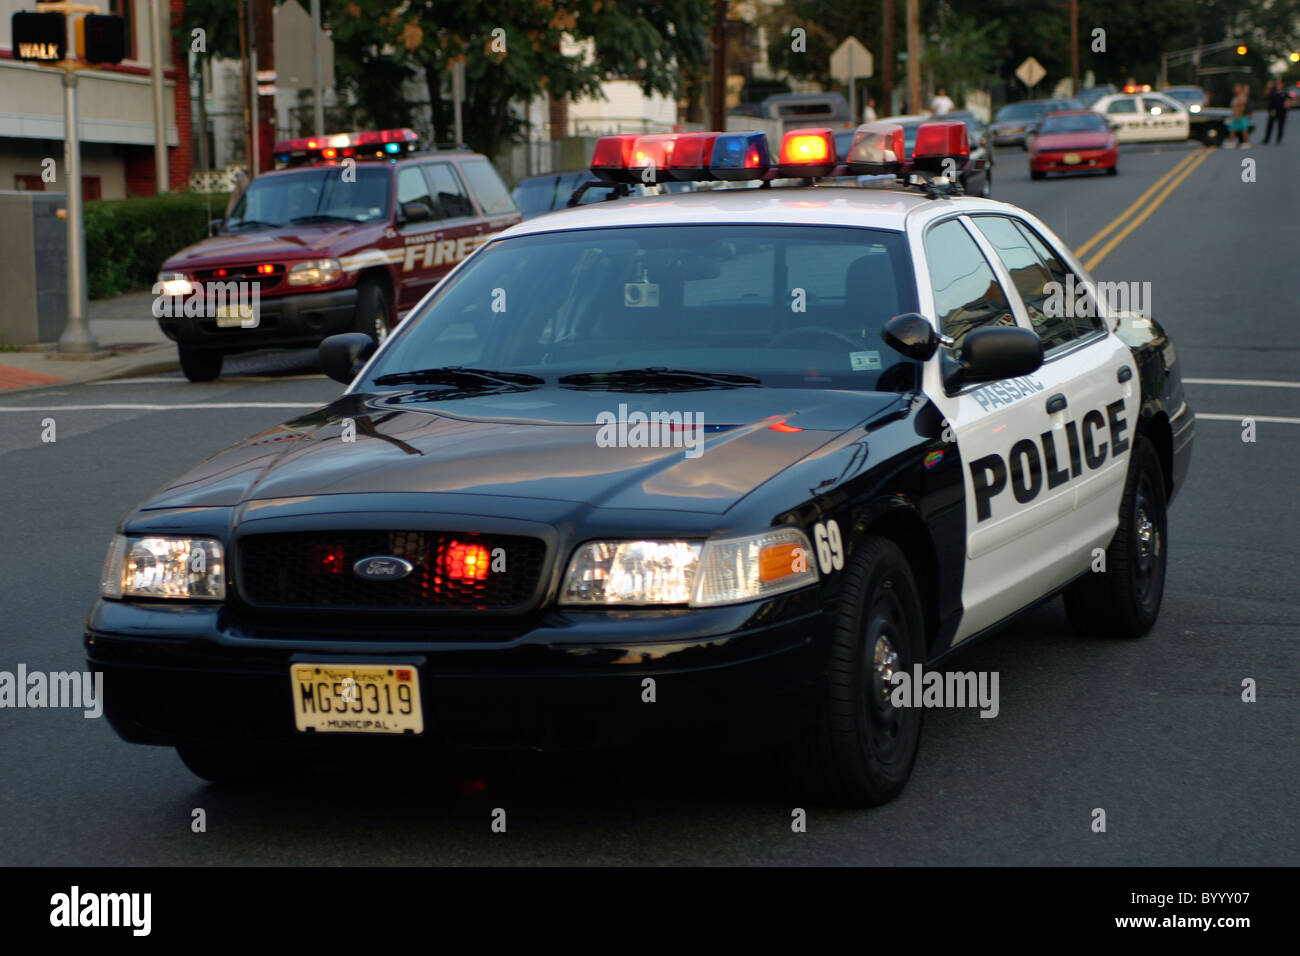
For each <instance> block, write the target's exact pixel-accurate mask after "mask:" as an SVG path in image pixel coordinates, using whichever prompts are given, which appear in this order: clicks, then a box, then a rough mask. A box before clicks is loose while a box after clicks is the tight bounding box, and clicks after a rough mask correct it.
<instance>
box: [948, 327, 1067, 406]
mask: <svg viewBox="0 0 1300 956" xmlns="http://www.w3.org/2000/svg"><path fill="white" fill-rule="evenodd" d="M961 353H962V357H961V361H955V360H952V359H948V360H947V361H946V362H945V368H944V371H943V384H944V388H946V389H947V390H948V391H949V392H954V391H956V390H957V389H959V388H962V387H963V386H965V385H971V384H974V383H977V382H996V381H998V380H1000V379H1004V378H1015V377H1016V376H1017V375H1028V374H1030V373H1031V372H1036V371H1038V369H1039V368H1040V367H1041V366H1042V364H1043V343H1042V341H1041V340H1040V339H1039V338H1038V335H1037V334H1036V333H1034V332H1030V331H1029V330H1028V329H1013V328H1005V327H1002V326H993V327H986V328H982V329H974V330H972V331H971V332H968V333H967V334H966V338H965V339H963V340H962V343H961Z"/></svg>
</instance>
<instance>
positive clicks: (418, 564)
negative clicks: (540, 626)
mask: <svg viewBox="0 0 1300 956" xmlns="http://www.w3.org/2000/svg"><path fill="white" fill-rule="evenodd" d="M237 548H238V553H239V568H240V576H239V581H240V584H241V588H242V591H243V594H244V597H245V599H246V600H247V601H248V602H249V603H250V604H255V605H259V606H262V607H311V608H321V607H329V608H382V609H389V610H466V611H473V610H506V609H518V610H523V609H524V607H525V606H526V605H527V604H528V603H529V602H530V600H531V599H532V597H533V594H534V593H535V591H536V589H537V584H538V582H539V580H540V579H541V575H542V567H543V563H544V559H545V557H546V545H545V543H544V542H543V541H541V540H539V539H537V538H526V537H518V536H514V535H502V534H467V533H464V532H455V533H453V532H439V531H312V532H293V533H286V534H256V535H249V536H248V537H245V538H241V539H240V540H239V541H238V544H237ZM374 556H394V557H399V558H404V559H406V560H407V561H409V562H411V564H413V565H414V566H415V569H414V570H413V571H412V572H411V573H410V574H409V575H407V576H406V577H404V578H402V579H400V580H396V581H392V580H389V581H370V580H366V579H364V578H361V577H358V576H357V575H356V574H355V573H353V565H354V564H356V563H357V562H358V561H360V560H361V559H362V558H368V557H374Z"/></svg>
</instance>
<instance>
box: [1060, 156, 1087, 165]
mask: <svg viewBox="0 0 1300 956" xmlns="http://www.w3.org/2000/svg"><path fill="white" fill-rule="evenodd" d="M1061 159H1062V160H1064V161H1065V164H1066V165H1067V166H1073V165H1075V164H1076V163H1078V162H1079V161H1080V160H1081V159H1083V157H1082V156H1080V155H1079V154H1078V153H1066V154H1065V155H1064V156H1062V157H1061Z"/></svg>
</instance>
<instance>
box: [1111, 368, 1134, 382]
mask: <svg viewBox="0 0 1300 956" xmlns="http://www.w3.org/2000/svg"><path fill="white" fill-rule="evenodd" d="M1115 377H1116V378H1117V379H1119V380H1120V381H1121V382H1127V381H1128V380H1129V379H1131V378H1132V377H1133V369H1132V368H1131V367H1130V366H1128V365H1123V366H1121V367H1120V370H1119V371H1118V372H1116V373H1115Z"/></svg>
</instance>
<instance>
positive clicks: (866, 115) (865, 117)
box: [862, 100, 876, 123]
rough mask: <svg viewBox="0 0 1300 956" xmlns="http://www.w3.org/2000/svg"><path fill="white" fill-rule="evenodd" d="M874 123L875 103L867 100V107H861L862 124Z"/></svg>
mask: <svg viewBox="0 0 1300 956" xmlns="http://www.w3.org/2000/svg"><path fill="white" fill-rule="evenodd" d="M875 121H876V101H875V100H867V105H866V106H864V107H862V122H864V123H874V122H875Z"/></svg>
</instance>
